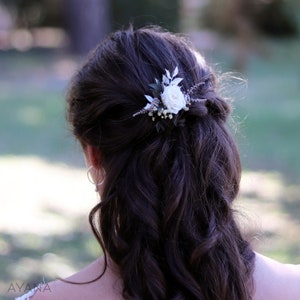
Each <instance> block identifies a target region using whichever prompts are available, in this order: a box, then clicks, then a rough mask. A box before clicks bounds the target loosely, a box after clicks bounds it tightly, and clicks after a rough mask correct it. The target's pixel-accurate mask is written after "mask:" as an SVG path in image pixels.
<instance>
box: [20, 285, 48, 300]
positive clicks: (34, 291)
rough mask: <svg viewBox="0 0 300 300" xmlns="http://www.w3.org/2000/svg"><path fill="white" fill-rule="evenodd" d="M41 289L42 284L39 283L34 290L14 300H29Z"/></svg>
mask: <svg viewBox="0 0 300 300" xmlns="http://www.w3.org/2000/svg"><path fill="white" fill-rule="evenodd" d="M41 287H42V284H41V283H40V284H39V285H38V286H36V287H35V288H33V289H32V290H30V291H29V292H27V293H26V294H24V295H22V296H20V297H17V298H15V300H29V299H30V298H31V297H32V296H34V294H35V293H36V292H37V291H38V290H40V289H41Z"/></svg>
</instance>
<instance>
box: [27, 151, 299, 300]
mask: <svg viewBox="0 0 300 300" xmlns="http://www.w3.org/2000/svg"><path fill="white" fill-rule="evenodd" d="M96 153H98V152H97V151H96V149H94V148H93V147H92V146H87V147H86V149H85V151H84V154H85V161H86V164H87V166H88V167H89V166H93V167H94V170H97V166H99V165H100V164H99V162H100V158H99V156H98V154H96ZM102 176H103V174H100V173H99V172H97V171H94V172H93V173H92V177H93V180H94V182H96V183H97V182H99V181H101V180H102ZM99 193H100V194H101V189H100V190H99ZM102 270H104V258H103V257H101V258H99V259H97V260H96V261H94V262H93V263H91V264H90V265H89V266H87V267H86V268H84V269H83V270H81V271H79V272H78V273H76V274H74V275H72V276H71V277H69V278H67V280H69V281H74V282H86V281H90V280H91V279H94V278H96V277H98V276H99V274H100V273H101V272H102ZM253 278H254V287H255V290H254V295H253V300H270V299H272V300H298V299H300V265H288V264H281V263H279V262H277V261H275V260H272V259H270V258H267V257H265V256H263V255H260V254H258V253H256V258H255V270H254V274H253ZM121 294H122V280H121V278H120V276H119V275H118V271H117V267H115V266H114V265H113V264H112V263H108V268H107V270H106V271H105V273H104V275H103V276H102V277H101V278H100V279H98V280H97V281H95V282H93V283H88V284H69V283H65V282H63V281H60V280H56V281H53V282H50V283H48V286H47V290H46V291H43V289H40V290H38V291H37V292H36V294H35V295H34V296H33V297H32V298H31V299H33V300H54V299H60V300H65V299H66V300H67V299H72V300H82V299H89V300H94V299H95V300H96V299H97V300H98V299H105V300H119V299H122V296H121Z"/></svg>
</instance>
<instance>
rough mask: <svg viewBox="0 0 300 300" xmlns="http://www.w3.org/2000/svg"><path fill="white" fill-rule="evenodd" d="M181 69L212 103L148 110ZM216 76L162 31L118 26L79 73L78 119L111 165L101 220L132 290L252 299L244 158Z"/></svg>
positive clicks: (72, 112) (188, 89) (185, 86)
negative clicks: (151, 98)
mask: <svg viewBox="0 0 300 300" xmlns="http://www.w3.org/2000/svg"><path fill="white" fill-rule="evenodd" d="M176 67H177V68H178V70H179V73H178V77H179V78H182V79H183V80H182V81H181V83H180V86H181V90H182V92H183V93H184V94H185V95H189V96H190V98H192V99H193V98H194V99H202V100H201V101H191V102H190V103H189V107H188V110H181V111H179V112H178V114H176V115H175V116H174V118H172V119H169V118H159V117H158V118H156V119H155V120H154V121H153V120H152V118H151V117H150V116H149V115H148V114H136V113H137V112H139V111H140V110H141V109H142V108H143V107H145V105H146V104H147V99H146V97H145V95H149V94H151V88H150V87H149V84H151V83H153V82H154V80H155V78H157V79H159V80H160V79H161V78H162V75H163V74H165V72H166V71H165V69H167V70H169V71H170V72H171V71H173V70H174V69H175V68H176ZM215 84H216V83H215V78H214V76H213V74H212V73H211V70H210V68H209V67H208V66H207V65H206V63H205V61H204V59H203V58H202V57H201V56H200V54H197V53H196V52H195V51H193V50H192V49H191V47H190V46H189V45H188V44H187V43H186V42H185V41H184V40H183V39H181V38H179V37H177V36H175V35H172V34H170V33H168V32H163V31H161V30H158V29H154V28H143V29H139V30H133V29H132V28H130V29H129V30H126V31H119V32H116V33H113V34H112V35H110V36H109V37H108V38H107V39H106V40H105V41H104V42H102V44H100V45H99V46H98V48H96V49H95V50H94V51H93V52H92V53H91V55H90V57H89V59H88V61H87V62H86V64H85V65H84V66H83V67H82V69H81V70H80V71H79V72H78V73H77V74H76V75H75V76H74V78H73V81H72V83H71V87H70V91H69V94H68V98H67V101H68V104H69V110H68V112H69V120H70V122H71V124H72V126H73V130H74V134H75V136H76V137H77V138H78V139H79V140H80V142H81V143H82V145H83V147H85V146H86V145H91V146H93V147H94V148H95V149H98V154H99V168H100V165H101V167H103V168H104V169H105V171H106V179H105V184H104V189H103V193H102V201H101V203H100V204H98V205H97V206H96V207H95V208H94V209H93V210H92V212H91V215H90V217H91V224H92V227H93V230H94V233H95V234H96V237H97V239H98V241H99V242H100V243H101V245H102V246H103V248H104V252H105V254H106V255H108V256H109V257H110V258H111V259H112V260H113V261H114V262H115V263H116V264H117V265H118V267H119V270H120V275H121V277H122V280H123V283H124V290H123V296H124V297H125V298H130V299H131V298H132V299H230V300H234V299H238V300H242V299H249V298H250V296H251V277H252V270H253V252H252V251H251V249H250V247H249V245H248V243H247V242H246V241H245V240H244V239H243V238H242V236H241V234H240V231H239V230H238V228H237V226H236V223H235V221H234V218H233V212H232V208H231V202H232V200H233V199H234V198H235V197H236V195H237V192H238V189H239V180H240V161H239V155H238V152H237V149H236V146H235V143H234V142H233V140H232V138H231V137H230V135H229V134H228V132H227V129H226V125H225V121H226V118H227V116H228V114H229V111H230V109H229V106H228V104H227V103H226V102H225V101H224V100H223V99H221V98H220V97H219V96H218V95H217V94H216V93H215ZM98 213H99V214H98ZM97 228H99V230H98V229H97Z"/></svg>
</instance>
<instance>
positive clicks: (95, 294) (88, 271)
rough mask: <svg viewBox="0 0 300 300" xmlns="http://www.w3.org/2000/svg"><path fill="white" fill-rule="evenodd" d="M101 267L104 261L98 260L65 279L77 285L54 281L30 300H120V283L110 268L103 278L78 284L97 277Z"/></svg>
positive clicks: (36, 292) (40, 289)
mask: <svg viewBox="0 0 300 300" xmlns="http://www.w3.org/2000/svg"><path fill="white" fill-rule="evenodd" d="M103 267H104V260H103V258H100V259H98V260H96V261H94V262H93V263H92V264H90V265H89V266H87V267H86V268H84V269H82V270H81V271H79V272H78V273H76V274H74V275H72V276H70V277H68V278H67V280H68V281H72V282H76V283H79V284H72V283H67V282H64V281H62V280H55V281H52V282H49V283H47V284H46V285H47V290H45V289H43V286H42V287H41V288H39V289H37V290H36V291H35V294H34V295H33V296H32V297H31V298H30V300H54V299H61V300H65V299H68V300H77V299H91V300H93V299H108V300H117V299H121V292H122V287H121V283H120V280H119V278H118V276H117V275H116V272H114V271H113V270H112V269H111V268H107V269H106V271H105V272H104V274H103V276H101V278H99V279H97V280H96V281H93V282H90V283H85V284H80V283H83V282H87V281H91V280H92V279H95V278H97V277H99V275H100V274H101V272H102V270H103Z"/></svg>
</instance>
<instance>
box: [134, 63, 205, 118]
mask: <svg viewBox="0 0 300 300" xmlns="http://www.w3.org/2000/svg"><path fill="white" fill-rule="evenodd" d="M177 75H178V67H176V68H175V69H174V71H173V72H172V73H171V72H170V71H169V70H167V69H165V74H163V75H162V80H161V81H159V80H158V79H156V78H155V83H151V84H149V86H150V88H151V90H152V96H150V95H145V98H146V99H147V101H148V103H147V104H146V106H145V107H143V108H142V109H141V110H139V111H138V112H136V113H135V114H133V117H136V116H138V115H141V114H146V113H148V116H150V117H151V118H152V120H153V121H155V118H156V117H160V118H161V119H168V118H169V119H173V117H174V115H177V114H178V113H179V111H181V110H185V111H188V110H189V106H190V104H191V102H200V101H206V99H192V98H191V97H190V93H184V92H183V91H182V90H181V86H179V84H180V83H181V81H182V80H183V78H181V77H177Z"/></svg>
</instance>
